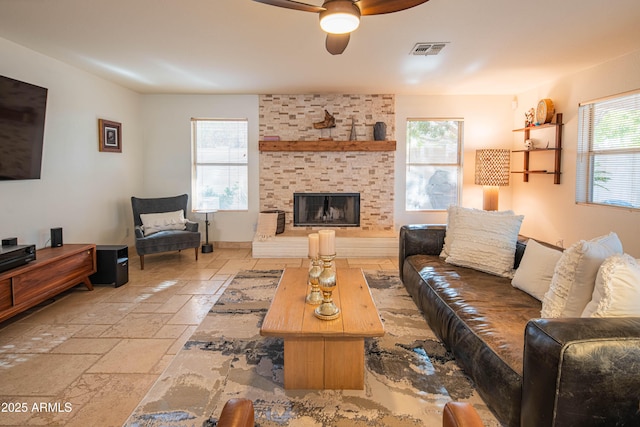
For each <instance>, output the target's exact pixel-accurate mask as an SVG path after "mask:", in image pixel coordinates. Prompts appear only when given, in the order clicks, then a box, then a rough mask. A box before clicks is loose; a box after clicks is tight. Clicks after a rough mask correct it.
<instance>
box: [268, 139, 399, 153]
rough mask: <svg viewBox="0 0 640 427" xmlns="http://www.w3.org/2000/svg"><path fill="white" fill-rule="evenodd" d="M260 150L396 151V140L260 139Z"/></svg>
mask: <svg viewBox="0 0 640 427" xmlns="http://www.w3.org/2000/svg"><path fill="white" fill-rule="evenodd" d="M258 147H259V150H260V151H396V141H260V142H259V143H258Z"/></svg>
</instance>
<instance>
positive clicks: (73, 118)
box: [0, 38, 143, 248]
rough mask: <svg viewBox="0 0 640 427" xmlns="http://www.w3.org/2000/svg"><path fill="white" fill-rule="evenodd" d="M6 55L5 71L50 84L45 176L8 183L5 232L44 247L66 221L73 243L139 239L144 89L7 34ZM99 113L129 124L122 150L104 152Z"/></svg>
mask: <svg viewBox="0 0 640 427" xmlns="http://www.w3.org/2000/svg"><path fill="white" fill-rule="evenodd" d="M0 58H2V60H1V61H0V74H2V75H4V76H7V77H11V78H14V79H17V80H21V81H25V82H28V83H32V84H35V85H38V86H43V87H46V88H48V89H49V92H48V100H47V112H46V119H45V120H46V123H45V135H44V151H43V158H42V174H41V179H39V180H26V181H13V182H11V181H0V237H1V238H7V237H17V238H18V242H19V243H20V244H35V245H36V246H37V247H38V248H41V247H43V246H44V245H45V243H47V242H48V240H49V238H50V232H49V230H50V228H52V227H62V228H63V233H64V234H63V239H64V242H65V243H98V244H117V243H127V244H131V243H132V242H133V238H132V237H131V236H132V235H133V232H132V225H133V219H132V214H131V204H130V200H129V197H130V196H131V194H133V193H137V192H139V191H140V190H139V189H140V188H141V186H142V169H141V166H140V165H141V164H142V160H143V159H142V156H141V154H142V151H141V148H142V147H141V129H142V128H141V126H140V118H139V115H140V99H139V95H138V94H136V93H134V92H131V91H129V90H126V89H123V88H122V87H120V86H117V85H115V84H112V83H109V82H106V81H105V80H102V79H99V78H97V77H95V76H93V75H91V74H88V73H85V72H83V71H80V70H78V69H77V68H72V67H69V66H67V65H65V64H63V63H61V62H59V61H56V60H53V59H51V58H49V57H47V56H44V55H40V54H38V53H36V52H34V51H32V50H29V49H25V48H23V47H21V46H19V45H17V44H14V43H12V42H9V41H7V40H5V39H1V38H0ZM99 118H103V119H108V120H113V121H117V122H120V123H122V143H123V150H122V153H120V154H117V153H101V152H99V151H98V119H99ZM127 232H128V233H129V237H127ZM49 244H50V242H48V243H47V246H48V245H49Z"/></svg>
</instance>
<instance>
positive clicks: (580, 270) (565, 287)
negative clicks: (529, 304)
mask: <svg viewBox="0 0 640 427" xmlns="http://www.w3.org/2000/svg"><path fill="white" fill-rule="evenodd" d="M617 253H619V254H621V253H622V243H621V242H620V239H618V235H617V234H616V233H609V234H607V235H606V236H601V237H597V238H595V239H592V240H588V241H586V240H581V241H579V242H576V243H574V244H573V245H571V247H570V248H568V249H567V250H566V251H564V252H563V253H562V257H561V258H560V260H559V261H558V263H557V264H556V268H555V271H554V273H553V278H552V279H551V287H550V288H549V291H547V293H546V294H545V296H544V298H543V300H542V311H541V317H545V318H553V317H580V316H581V315H582V312H583V311H584V309H585V307H586V306H587V304H588V303H589V301H591V297H592V295H593V289H594V287H595V283H596V275H597V274H598V269H599V268H600V265H601V264H602V262H603V261H604V260H605V259H607V258H608V257H610V256H611V255H615V254H617Z"/></svg>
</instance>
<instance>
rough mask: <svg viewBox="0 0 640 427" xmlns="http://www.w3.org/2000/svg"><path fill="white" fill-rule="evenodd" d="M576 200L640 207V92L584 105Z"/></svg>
mask: <svg viewBox="0 0 640 427" xmlns="http://www.w3.org/2000/svg"><path fill="white" fill-rule="evenodd" d="M576 169H577V174H576V202H578V203H591V204H600V205H610V206H622V207H628V208H636V209H639V208H640V91H635V92H634V93H626V94H623V95H619V96H614V97H610V98H606V99H601V100H596V101H592V102H586V103H582V104H580V108H579V112H578V161H577V166H576Z"/></svg>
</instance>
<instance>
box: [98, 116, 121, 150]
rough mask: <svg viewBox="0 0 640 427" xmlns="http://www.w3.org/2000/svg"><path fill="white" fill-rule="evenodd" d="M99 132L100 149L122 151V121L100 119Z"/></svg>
mask: <svg viewBox="0 0 640 427" xmlns="http://www.w3.org/2000/svg"><path fill="white" fill-rule="evenodd" d="M98 134H99V140H100V144H99V149H100V151H106V152H111V153H121V152H122V123H118V122H112V121H109V120H103V119H98Z"/></svg>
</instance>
